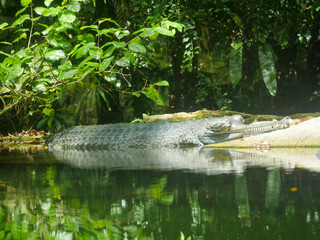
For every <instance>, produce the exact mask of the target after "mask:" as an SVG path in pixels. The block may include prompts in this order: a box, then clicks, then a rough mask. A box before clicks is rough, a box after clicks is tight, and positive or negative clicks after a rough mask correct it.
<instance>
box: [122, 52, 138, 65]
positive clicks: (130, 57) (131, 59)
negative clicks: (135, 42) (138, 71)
mask: <svg viewBox="0 0 320 240" xmlns="http://www.w3.org/2000/svg"><path fill="white" fill-rule="evenodd" d="M124 55H125V56H126V57H127V58H129V60H130V62H131V64H134V63H135V61H136V58H135V57H134V56H133V55H132V54H131V53H130V52H129V51H125V52H124Z"/></svg>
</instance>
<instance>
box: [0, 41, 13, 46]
mask: <svg viewBox="0 0 320 240" xmlns="http://www.w3.org/2000/svg"><path fill="white" fill-rule="evenodd" d="M0 44H7V45H12V43H10V42H0Z"/></svg>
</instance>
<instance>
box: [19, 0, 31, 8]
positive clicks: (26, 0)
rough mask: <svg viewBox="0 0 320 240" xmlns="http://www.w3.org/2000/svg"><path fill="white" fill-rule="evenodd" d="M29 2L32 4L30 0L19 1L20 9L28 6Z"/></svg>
mask: <svg viewBox="0 0 320 240" xmlns="http://www.w3.org/2000/svg"><path fill="white" fill-rule="evenodd" d="M31 2H32V0H21V5H22V7H26V6H28V5H29V4H30V3H31Z"/></svg>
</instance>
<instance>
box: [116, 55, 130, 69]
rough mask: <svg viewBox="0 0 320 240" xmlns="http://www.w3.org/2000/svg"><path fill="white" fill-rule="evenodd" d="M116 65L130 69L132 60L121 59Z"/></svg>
mask: <svg viewBox="0 0 320 240" xmlns="http://www.w3.org/2000/svg"><path fill="white" fill-rule="evenodd" d="M116 64H117V65H118V66H120V67H128V66H129V65H130V59H129V58H127V57H122V58H120V59H119V60H118V61H117V62H116Z"/></svg>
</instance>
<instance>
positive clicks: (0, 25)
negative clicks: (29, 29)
mask: <svg viewBox="0 0 320 240" xmlns="http://www.w3.org/2000/svg"><path fill="white" fill-rule="evenodd" d="M8 25H9V24H8V23H6V22H4V23H1V24H0V30H1V29H2V28H4V27H6V26H8Z"/></svg>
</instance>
